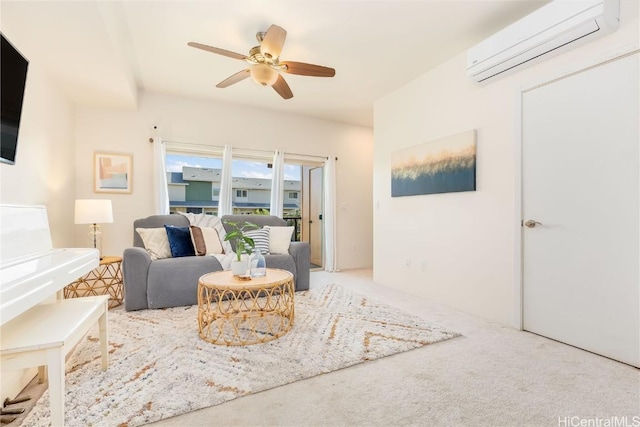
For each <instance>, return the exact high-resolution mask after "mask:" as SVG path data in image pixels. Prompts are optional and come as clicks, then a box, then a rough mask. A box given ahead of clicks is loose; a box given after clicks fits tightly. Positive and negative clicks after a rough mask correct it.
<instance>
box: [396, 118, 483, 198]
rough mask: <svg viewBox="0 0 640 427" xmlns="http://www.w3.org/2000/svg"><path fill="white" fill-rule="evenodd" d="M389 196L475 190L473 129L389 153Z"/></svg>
mask: <svg viewBox="0 0 640 427" xmlns="http://www.w3.org/2000/svg"><path fill="white" fill-rule="evenodd" d="M391 161H392V166H391V196H392V197H402V196H416V195H420V194H435V193H452V192H460V191H475V190H476V132H475V130H470V131H467V132H462V133H459V134H455V135H451V136H448V137H445V138H441V139H438V140H435V141H431V142H427V143H425V144H421V145H417V146H414V147H410V148H406V149H403V150H399V151H396V152H394V153H393V154H392V159H391Z"/></svg>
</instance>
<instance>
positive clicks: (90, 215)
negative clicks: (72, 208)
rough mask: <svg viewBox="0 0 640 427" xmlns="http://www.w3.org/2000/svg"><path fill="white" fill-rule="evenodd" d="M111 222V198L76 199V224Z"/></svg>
mask: <svg viewBox="0 0 640 427" xmlns="http://www.w3.org/2000/svg"><path fill="white" fill-rule="evenodd" d="M109 222H113V209H112V207H111V200H98V199H79V200H76V212H75V223H76V224H104V223H109Z"/></svg>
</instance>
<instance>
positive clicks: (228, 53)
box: [187, 42, 247, 59]
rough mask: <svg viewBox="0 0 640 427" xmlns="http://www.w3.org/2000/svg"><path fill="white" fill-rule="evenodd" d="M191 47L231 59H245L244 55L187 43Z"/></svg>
mask: <svg viewBox="0 0 640 427" xmlns="http://www.w3.org/2000/svg"><path fill="white" fill-rule="evenodd" d="M187 44H188V45H189V46H191V47H196V48H198V49H202V50H206V51H207V52H213V53H217V54H218V55H223V56H228V57H229V58H233V59H247V56H246V55H242V54H240V53H235V52H231V51H230V50H224V49H220V48H217V47H213V46H207V45H206V44H201V43H195V42H189V43H187Z"/></svg>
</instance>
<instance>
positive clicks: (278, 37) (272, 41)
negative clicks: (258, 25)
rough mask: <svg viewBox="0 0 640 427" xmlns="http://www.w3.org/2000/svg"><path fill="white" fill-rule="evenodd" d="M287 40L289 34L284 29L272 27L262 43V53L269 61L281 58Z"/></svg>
mask: <svg viewBox="0 0 640 427" xmlns="http://www.w3.org/2000/svg"><path fill="white" fill-rule="evenodd" d="M286 38H287V32H286V31H285V29H284V28H282V27H278V26H277V25H272V26H270V27H269V29H268V30H267V32H266V33H265V35H264V38H263V39H262V43H260V53H262V54H263V55H264V56H265V57H266V58H267V59H271V58H277V57H279V56H280V52H282V46H284V40H285V39H286Z"/></svg>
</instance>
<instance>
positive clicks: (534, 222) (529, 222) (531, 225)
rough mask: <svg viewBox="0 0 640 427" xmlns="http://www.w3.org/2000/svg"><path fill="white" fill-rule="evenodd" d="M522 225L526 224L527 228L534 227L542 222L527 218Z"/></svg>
mask: <svg viewBox="0 0 640 427" xmlns="http://www.w3.org/2000/svg"><path fill="white" fill-rule="evenodd" d="M524 225H525V226H527V227H528V228H535V227H536V225H542V223H541V222H538V221H534V220H532V219H528V220H526V221H525V222H524Z"/></svg>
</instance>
